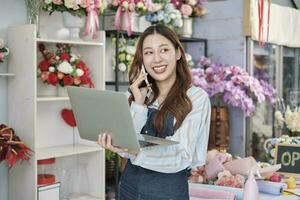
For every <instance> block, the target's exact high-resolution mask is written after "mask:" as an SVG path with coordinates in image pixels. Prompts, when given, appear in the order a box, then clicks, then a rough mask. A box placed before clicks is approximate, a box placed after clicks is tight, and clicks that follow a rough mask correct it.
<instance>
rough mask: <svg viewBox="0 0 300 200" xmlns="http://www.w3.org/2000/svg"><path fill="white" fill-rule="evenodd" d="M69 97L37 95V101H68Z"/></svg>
mask: <svg viewBox="0 0 300 200" xmlns="http://www.w3.org/2000/svg"><path fill="white" fill-rule="evenodd" d="M69 100H70V99H69V97H37V98H36V101H37V102H49V101H69Z"/></svg>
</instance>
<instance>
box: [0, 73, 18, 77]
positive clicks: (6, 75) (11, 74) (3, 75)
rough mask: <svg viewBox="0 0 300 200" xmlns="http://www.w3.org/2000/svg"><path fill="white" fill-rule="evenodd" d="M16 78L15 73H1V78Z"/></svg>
mask: <svg viewBox="0 0 300 200" xmlns="http://www.w3.org/2000/svg"><path fill="white" fill-rule="evenodd" d="M11 76H15V75H14V74H13V73H0V77H11Z"/></svg>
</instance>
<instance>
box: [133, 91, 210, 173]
mask: <svg viewBox="0 0 300 200" xmlns="http://www.w3.org/2000/svg"><path fill="white" fill-rule="evenodd" d="M190 99H191V101H192V104H193V109H192V111H191V112H190V113H189V114H188V115H187V116H186V118H185V119H184V121H183V123H182V124H181V126H180V128H179V129H177V130H176V132H175V133H174V135H173V136H170V137H167V139H170V140H174V141H177V142H179V144H176V145H171V146H166V147H152V148H146V149H143V150H141V151H140V152H139V153H138V155H137V156H136V157H132V158H131V162H132V164H134V165H139V166H141V167H143V168H147V169H150V170H154V171H158V172H163V173H175V172H178V171H181V170H183V169H186V168H188V167H191V168H193V167H196V166H199V165H203V164H204V163H205V158H206V152H207V144H208V138H209V126H210V109H211V108H210V101H209V97H208V95H207V94H206V93H205V92H204V91H203V90H201V89H199V88H196V89H195V88H194V89H193V92H192V94H190Z"/></svg>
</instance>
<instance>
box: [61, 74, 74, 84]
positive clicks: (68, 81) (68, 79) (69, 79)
mask: <svg viewBox="0 0 300 200" xmlns="http://www.w3.org/2000/svg"><path fill="white" fill-rule="evenodd" d="M63 82H64V85H73V82H74V79H73V78H72V76H70V75H67V76H64V78H63Z"/></svg>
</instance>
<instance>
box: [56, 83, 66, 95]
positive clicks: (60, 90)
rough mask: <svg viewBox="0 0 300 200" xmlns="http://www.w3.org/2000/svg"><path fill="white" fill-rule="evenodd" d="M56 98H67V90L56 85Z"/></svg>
mask: <svg viewBox="0 0 300 200" xmlns="http://www.w3.org/2000/svg"><path fill="white" fill-rule="evenodd" d="M57 96H58V97H67V96H68V92H67V88H66V87H62V86H60V85H58V86H57Z"/></svg>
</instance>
